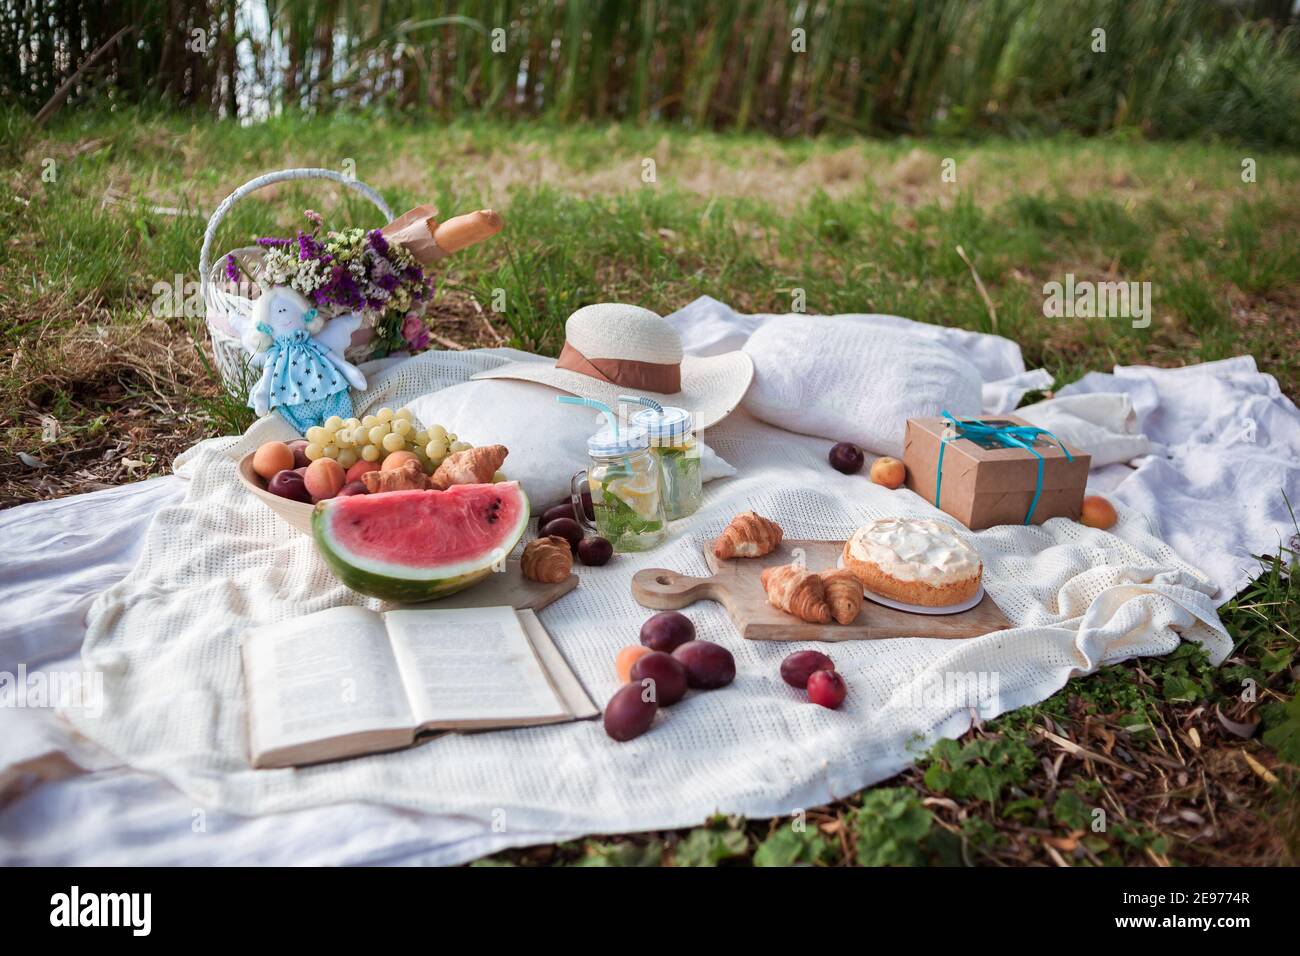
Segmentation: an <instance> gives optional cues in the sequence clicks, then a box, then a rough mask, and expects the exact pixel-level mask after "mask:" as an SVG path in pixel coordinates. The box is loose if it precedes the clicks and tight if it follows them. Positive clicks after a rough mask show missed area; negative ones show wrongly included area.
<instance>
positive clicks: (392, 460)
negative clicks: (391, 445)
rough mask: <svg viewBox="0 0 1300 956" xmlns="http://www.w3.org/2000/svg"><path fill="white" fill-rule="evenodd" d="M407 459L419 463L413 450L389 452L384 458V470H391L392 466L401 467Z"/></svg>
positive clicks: (418, 458)
mask: <svg viewBox="0 0 1300 956" xmlns="http://www.w3.org/2000/svg"><path fill="white" fill-rule="evenodd" d="M408 461H413V462H415V463H416V464H417V465H418V464H420V457H419V456H418V455H417V454H416V453H415V452H413V451H394V452H389V453H388V457H387V458H385V459H384V469H383V470H384V471H392V470H393V469H394V468H401V467H402V466H403V465H405V464H406V463H407V462H408Z"/></svg>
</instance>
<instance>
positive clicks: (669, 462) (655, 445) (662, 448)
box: [632, 405, 704, 521]
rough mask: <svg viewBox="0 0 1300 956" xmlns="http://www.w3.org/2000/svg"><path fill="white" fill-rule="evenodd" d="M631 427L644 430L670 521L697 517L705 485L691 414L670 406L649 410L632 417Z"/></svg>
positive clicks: (649, 408) (646, 409)
mask: <svg viewBox="0 0 1300 956" xmlns="http://www.w3.org/2000/svg"><path fill="white" fill-rule="evenodd" d="M632 424H633V425H635V426H637V427H639V428H644V429H645V432H646V435H648V436H649V438H650V451H651V452H652V453H653V454H654V456H655V458H656V459H658V461H659V471H660V474H661V477H662V480H663V494H664V514H665V515H666V516H667V517H668V520H669V521H676V520H677V519H678V518H685V517H686V516H687V515H691V514H694V513H695V512H696V511H698V510H699V508H700V504H701V503H702V502H703V500H704V486H703V484H702V483H701V479H700V445H699V442H697V441H696V440H695V421H694V419H692V418H691V413H690V412H688V411H687V410H686V409H684V408H674V407H673V406H671V405H662V406H659V407H648V408H643V409H641V410H640V411H639V412H637V413H636V414H634V415H633V416H632Z"/></svg>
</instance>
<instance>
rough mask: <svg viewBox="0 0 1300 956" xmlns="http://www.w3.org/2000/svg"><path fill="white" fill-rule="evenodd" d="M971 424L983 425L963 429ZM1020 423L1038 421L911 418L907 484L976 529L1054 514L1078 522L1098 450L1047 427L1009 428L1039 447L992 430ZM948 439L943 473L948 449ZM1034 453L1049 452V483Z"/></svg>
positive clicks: (1045, 469) (905, 457) (1046, 457)
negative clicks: (1008, 440)
mask: <svg viewBox="0 0 1300 956" xmlns="http://www.w3.org/2000/svg"><path fill="white" fill-rule="evenodd" d="M963 424H970V425H973V426H983V427H982V428H979V427H977V428H973V429H971V430H970V431H969V432H963V430H962V429H961V427H960V426H961V425H963ZM1015 427H1020V428H1032V427H1033V426H1031V425H1030V424H1029V423H1028V422H1026V421H1025V420H1024V419H1021V418H1016V417H1015V416H1014V415H1001V416H997V417H991V418H967V419H957V427H956V428H953V423H952V422H951V421H950V420H948V419H946V418H941V417H935V418H909V419H908V420H907V432H906V435H905V436H904V439H903V463H904V464H905V465H906V466H907V487H909V488H911V489H912V490H913V491H915V492H916V493H917V494H918V495H920V496H921V497H922V498H924V499H925V500H926V501H929V502H930V503H931V504H937V505H938V507H939V508H941V509H942V510H943V511H946V512H947V513H948V514H950V515H952V516H953V517H954V518H956V519H957V520H958V521H960V522H961V523H962V524H964V525H966V527H968V528H970V529H971V530H972V531H979V530H980V529H982V528H991V527H993V526H994V525H1000V524H1026V523H1028V524H1042V523H1043V522H1044V521H1046V520H1047V519H1048V518H1072V519H1075V520H1078V518H1079V510H1080V508H1081V507H1082V505H1083V492H1084V487H1085V486H1086V485H1087V483H1088V467H1089V465H1090V464H1091V461H1092V459H1091V456H1090V455H1088V453H1087V452H1084V451H1081V450H1079V449H1077V448H1074V447H1072V446H1069V445H1064V447H1063V443H1061V442H1059V441H1057V440H1056V438H1055V437H1053V436H1051V435H1050V434H1049V433H1046V432H1042V433H1040V434H1037V435H1029V434H1027V433H1025V432H1020V433H1015V432H1007V433H1006V434H1009V435H1014V436H1017V437H1018V439H1019V440H1021V441H1022V442H1023V443H1024V444H1028V445H1031V447H1032V449H1033V451H1030V450H1029V449H1028V448H1020V447H1015V446H1014V445H1012V446H1010V447H1008V445H1007V444H1005V443H1004V442H1001V441H998V440H997V439H996V438H994V437H991V436H990V435H989V434H988V432H989V430H990V429H992V430H999V429H1005V428H1015ZM949 429H952V431H951V432H949V434H953V433H955V434H956V435H957V436H958V437H956V438H954V439H951V440H949V441H947V442H946V443H945V442H944V434H945V432H947V431H948V430H949ZM945 444H946V447H944V448H943V456H942V458H943V461H942V474H941V473H940V447H941V446H942V445H945ZM1067 451H1068V453H1069V454H1068V455H1067ZM1034 452H1037V454H1038V455H1041V456H1042V462H1043V468H1042V486H1041V488H1039V470H1038V458H1037V457H1036V456H1035V454H1034ZM936 488H937V489H938V492H939V495H938V501H937V502H936V500H935V490H936ZM1036 491H1037V495H1038V497H1037V500H1036V501H1035V499H1034V495H1035V492H1036ZM1031 504H1032V506H1033V512H1032V514H1031V513H1030V506H1031ZM1026 517H1028V521H1026Z"/></svg>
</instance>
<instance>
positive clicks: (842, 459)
mask: <svg viewBox="0 0 1300 956" xmlns="http://www.w3.org/2000/svg"><path fill="white" fill-rule="evenodd" d="M826 457H827V459H828V460H829V461H830V463H831V467H832V468H834V469H835V470H836V471H841V472H843V473H844V474H846V475H856V474H857V473H858V472H860V471H861V470H862V464H863V462H865V461H866V460H867V459H866V456H865V455H863V454H862V449H861V448H859V447H858V446H857V445H855V444H853V442H849V441H842V442H838V443H837V444H834V445H832V446H831V451H830V454H829V455H827V456H826Z"/></svg>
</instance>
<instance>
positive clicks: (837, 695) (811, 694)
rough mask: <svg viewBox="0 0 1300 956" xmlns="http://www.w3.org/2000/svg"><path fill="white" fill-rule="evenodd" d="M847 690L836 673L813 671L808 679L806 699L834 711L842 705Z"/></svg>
mask: <svg viewBox="0 0 1300 956" xmlns="http://www.w3.org/2000/svg"><path fill="white" fill-rule="evenodd" d="M848 692H849V689H848V687H847V686H846V685H845V683H844V678H843V677H841V676H840V675H839V672H838V671H813V672H812V675H811V676H810V677H809V678H808V699H809V700H810V701H812V702H813V703H814V704H820V705H821V706H823V707H829V708H830V709H831V710H834V709H835V708H836V707H838V706H840V704H842V703H844V697H845V696H846V695H847V694H848Z"/></svg>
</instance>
